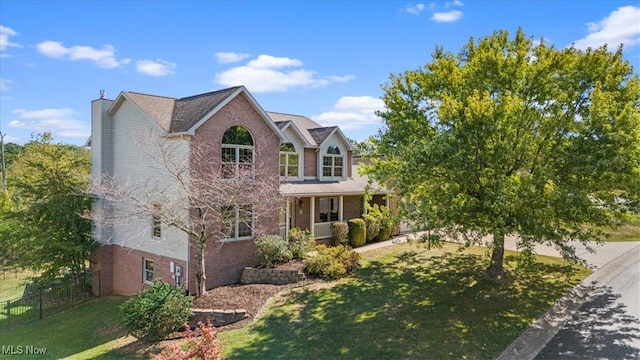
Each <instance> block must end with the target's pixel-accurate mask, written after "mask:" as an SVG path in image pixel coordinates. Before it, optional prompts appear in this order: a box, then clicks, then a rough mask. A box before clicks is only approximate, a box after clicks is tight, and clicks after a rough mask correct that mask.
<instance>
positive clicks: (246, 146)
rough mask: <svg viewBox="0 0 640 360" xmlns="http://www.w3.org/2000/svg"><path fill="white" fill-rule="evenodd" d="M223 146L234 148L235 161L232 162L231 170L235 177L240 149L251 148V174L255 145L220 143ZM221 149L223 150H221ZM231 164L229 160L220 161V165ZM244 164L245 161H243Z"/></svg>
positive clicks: (254, 163)
mask: <svg viewBox="0 0 640 360" xmlns="http://www.w3.org/2000/svg"><path fill="white" fill-rule="evenodd" d="M224 148H232V149H235V150H236V151H235V156H236V158H235V161H234V163H233V172H234V174H235V177H238V174H239V173H240V149H249V150H251V173H252V174H253V173H254V171H255V168H256V156H255V146H253V145H237V144H222V149H224ZM221 151H223V150H221ZM226 164H231V163H230V162H225V161H223V162H222V165H223V166H225V165H226ZM243 164H246V163H243Z"/></svg>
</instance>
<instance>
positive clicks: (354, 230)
mask: <svg viewBox="0 0 640 360" xmlns="http://www.w3.org/2000/svg"><path fill="white" fill-rule="evenodd" d="M347 224H348V225H349V245H351V247H354V248H357V247H360V246H362V245H364V244H365V243H366V241H367V228H366V225H365V223H364V220H362V219H351V220H349V221H348V222H347Z"/></svg>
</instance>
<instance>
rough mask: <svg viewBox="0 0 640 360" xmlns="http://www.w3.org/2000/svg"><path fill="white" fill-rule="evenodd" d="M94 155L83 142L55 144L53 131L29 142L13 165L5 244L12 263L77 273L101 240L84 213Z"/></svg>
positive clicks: (50, 274)
mask: <svg viewBox="0 0 640 360" xmlns="http://www.w3.org/2000/svg"><path fill="white" fill-rule="evenodd" d="M90 168H91V158H90V154H89V151H88V150H87V149H84V148H82V147H78V146H72V145H64V144H54V143H53V139H52V137H51V134H49V133H45V134H42V135H38V136H36V137H35V138H34V139H33V140H32V141H31V142H29V143H27V144H26V145H25V146H24V148H23V151H22V153H21V154H19V155H18V156H17V157H16V158H15V160H14V161H13V163H12V164H11V167H10V168H9V174H10V176H9V177H8V178H9V194H10V196H11V199H6V198H5V199H4V206H3V208H2V209H1V210H2V212H3V214H2V215H3V219H1V220H2V221H3V223H4V224H5V226H3V227H2V228H1V229H0V230H2V233H0V240H1V241H0V245H1V246H2V249H1V250H2V252H3V253H4V254H10V255H11V256H7V258H9V259H11V262H12V263H13V265H17V266H20V267H23V268H29V269H32V270H34V271H37V272H40V273H42V275H43V276H44V277H46V278H49V279H51V278H56V277H59V276H60V275H63V274H72V275H78V274H80V273H82V272H83V271H84V270H85V269H86V267H87V266H88V261H89V259H90V258H91V255H92V253H93V251H94V250H95V249H96V246H97V244H96V243H95V242H94V241H93V240H92V238H91V223H90V221H89V220H88V219H86V216H85V213H86V212H88V211H89V209H90V206H91V198H90V196H89V195H88V194H89V193H88V190H89V186H90Z"/></svg>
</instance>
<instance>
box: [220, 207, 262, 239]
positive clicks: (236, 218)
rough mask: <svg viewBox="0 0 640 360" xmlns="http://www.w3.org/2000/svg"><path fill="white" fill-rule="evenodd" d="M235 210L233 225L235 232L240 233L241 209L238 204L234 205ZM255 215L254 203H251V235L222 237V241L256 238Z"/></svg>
mask: <svg viewBox="0 0 640 360" xmlns="http://www.w3.org/2000/svg"><path fill="white" fill-rule="evenodd" d="M234 210H235V216H234V221H233V226H234V231H233V232H234V234H238V233H239V229H240V209H239V206H238V205H235V206H234ZM255 221H256V219H255V215H254V212H253V205H251V224H250V225H249V228H250V229H251V235H248V236H240V237H238V236H236V237H226V238H222V239H220V241H221V242H234V241H243V240H251V239H253V238H254V235H253V228H254V224H255Z"/></svg>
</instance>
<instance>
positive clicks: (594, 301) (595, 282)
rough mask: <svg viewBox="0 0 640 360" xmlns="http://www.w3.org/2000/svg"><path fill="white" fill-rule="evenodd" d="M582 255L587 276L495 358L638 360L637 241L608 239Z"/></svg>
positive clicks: (639, 269) (639, 270)
mask: <svg viewBox="0 0 640 360" xmlns="http://www.w3.org/2000/svg"><path fill="white" fill-rule="evenodd" d="M583 258H585V259H586V260H587V262H588V263H589V264H590V265H591V266H593V267H594V268H595V271H594V272H593V274H591V276H589V277H587V278H586V279H585V280H584V281H583V282H582V283H581V284H580V285H578V286H577V287H575V288H574V289H573V290H572V291H571V292H569V294H567V295H566V296H565V297H563V298H562V299H560V300H559V301H558V302H557V303H556V304H555V305H554V306H553V307H552V308H551V309H549V311H547V313H545V314H544V315H543V316H542V317H541V318H540V319H538V320H537V321H536V322H535V323H534V324H533V325H531V326H530V327H529V328H528V329H527V330H526V331H525V332H524V333H523V334H522V335H521V336H520V337H519V338H518V339H517V340H516V341H514V342H513V343H512V344H511V345H510V346H509V347H508V348H507V349H506V350H505V351H504V352H503V353H502V354H501V355H500V357H499V359H500V360H506V359H518V360H520V359H537V360H540V359H640V243H639V242H629V243H606V244H604V245H603V246H600V247H599V248H598V249H597V250H596V253H584V254H583Z"/></svg>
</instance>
